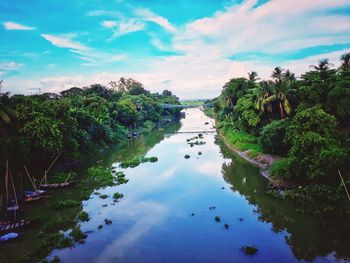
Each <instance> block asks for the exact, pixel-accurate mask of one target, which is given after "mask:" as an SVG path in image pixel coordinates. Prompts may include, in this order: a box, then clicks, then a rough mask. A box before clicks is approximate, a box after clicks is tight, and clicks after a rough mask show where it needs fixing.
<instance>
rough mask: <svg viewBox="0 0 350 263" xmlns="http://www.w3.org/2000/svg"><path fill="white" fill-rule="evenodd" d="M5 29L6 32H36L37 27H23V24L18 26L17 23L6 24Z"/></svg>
mask: <svg viewBox="0 0 350 263" xmlns="http://www.w3.org/2000/svg"><path fill="white" fill-rule="evenodd" d="M4 28H5V29H6V30H34V29H35V27H31V26H26V25H22V24H18V23H15V22H10V21H8V22H4Z"/></svg>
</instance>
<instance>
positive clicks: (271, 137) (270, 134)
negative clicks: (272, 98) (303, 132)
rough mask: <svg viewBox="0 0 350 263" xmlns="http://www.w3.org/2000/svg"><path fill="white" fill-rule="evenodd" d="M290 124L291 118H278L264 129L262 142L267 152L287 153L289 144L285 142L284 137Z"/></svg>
mask: <svg viewBox="0 0 350 263" xmlns="http://www.w3.org/2000/svg"><path fill="white" fill-rule="evenodd" d="M289 124H290V120H289V119H282V120H276V121H273V122H271V123H270V124H267V125H266V126H265V127H264V128H263V129H262V131H261V134H260V144H261V146H262V149H263V150H264V151H265V152H267V153H272V154H278V155H286V154H287V152H288V149H289V146H288V145H287V144H286V143H285V141H284V137H285V134H286V129H287V127H288V126H289Z"/></svg>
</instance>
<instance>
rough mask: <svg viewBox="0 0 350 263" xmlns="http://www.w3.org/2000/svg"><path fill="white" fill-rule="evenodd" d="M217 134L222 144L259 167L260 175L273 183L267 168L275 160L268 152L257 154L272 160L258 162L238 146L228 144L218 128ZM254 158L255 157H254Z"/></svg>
mask: <svg viewBox="0 0 350 263" xmlns="http://www.w3.org/2000/svg"><path fill="white" fill-rule="evenodd" d="M217 131H218V132H217V134H218V135H219V137H220V138H221V140H222V141H223V142H224V144H225V145H226V146H227V147H228V148H229V149H230V150H232V151H234V152H235V153H236V154H238V155H239V156H240V157H241V158H243V159H244V160H246V161H247V162H249V163H251V164H253V165H255V166H256V167H259V168H260V171H259V173H260V175H262V176H263V177H265V178H266V179H267V180H269V181H270V182H271V183H274V179H272V177H271V175H270V173H269V168H270V167H271V165H272V164H273V163H274V162H275V161H276V158H275V157H273V156H271V155H268V154H265V153H262V154H259V155H258V157H259V156H260V157H266V156H268V157H269V159H270V160H272V162H269V163H263V162H259V161H258V160H255V159H253V158H251V157H249V156H248V155H247V152H248V151H241V150H239V149H238V148H236V147H234V146H233V145H232V144H230V143H229V142H228V141H227V139H226V137H225V136H224V135H223V134H222V133H221V131H220V130H218V129H217ZM255 158H256V157H255Z"/></svg>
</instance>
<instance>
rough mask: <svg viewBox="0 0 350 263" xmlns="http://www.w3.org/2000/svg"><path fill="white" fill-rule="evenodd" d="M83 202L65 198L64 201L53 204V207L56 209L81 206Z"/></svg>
mask: <svg viewBox="0 0 350 263" xmlns="http://www.w3.org/2000/svg"><path fill="white" fill-rule="evenodd" d="M80 205H81V203H80V202H78V201H75V200H70V199H68V200H64V201H56V202H55V203H54V204H53V205H52V208H54V209H64V208H70V207H77V206H80Z"/></svg>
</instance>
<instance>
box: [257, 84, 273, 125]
mask: <svg viewBox="0 0 350 263" xmlns="http://www.w3.org/2000/svg"><path fill="white" fill-rule="evenodd" d="M271 93H272V92H271V88H270V83H269V82H268V81H263V82H262V83H261V86H260V90H259V92H258V97H257V99H256V101H255V109H257V110H258V111H260V112H262V113H263V114H267V115H268V117H269V121H271V113H272V105H271V101H270V100H269V97H270V94H271Z"/></svg>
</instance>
